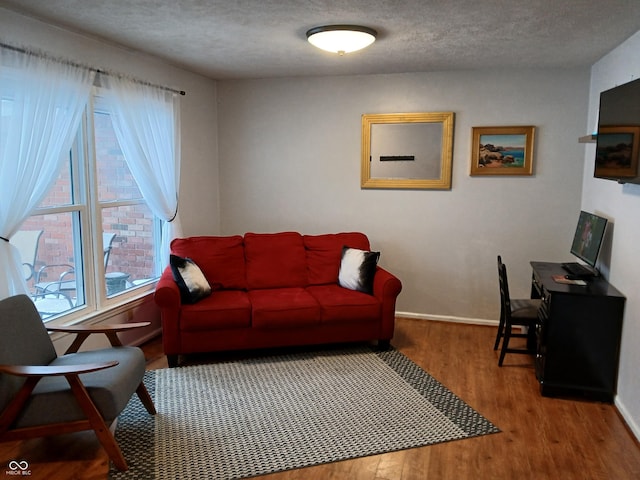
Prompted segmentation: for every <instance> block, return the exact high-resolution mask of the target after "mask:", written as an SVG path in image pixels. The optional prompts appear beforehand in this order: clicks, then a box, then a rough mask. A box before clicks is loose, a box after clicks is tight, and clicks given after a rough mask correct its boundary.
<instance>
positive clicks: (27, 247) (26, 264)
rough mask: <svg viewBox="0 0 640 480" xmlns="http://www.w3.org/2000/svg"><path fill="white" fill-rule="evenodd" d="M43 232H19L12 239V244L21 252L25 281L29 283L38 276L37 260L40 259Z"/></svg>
mask: <svg viewBox="0 0 640 480" xmlns="http://www.w3.org/2000/svg"><path fill="white" fill-rule="evenodd" d="M42 232H43V230H19V231H18V232H16V234H15V235H14V236H13V237H11V244H12V245H13V246H14V247H16V248H17V249H18V252H20V258H21V260H22V271H23V273H24V279H25V280H27V281H29V280H31V279H32V278H34V276H35V274H36V268H35V266H36V259H37V258H38V246H39V245H40V237H41V236H42Z"/></svg>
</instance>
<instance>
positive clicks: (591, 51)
mask: <svg viewBox="0 0 640 480" xmlns="http://www.w3.org/2000/svg"><path fill="white" fill-rule="evenodd" d="M0 6H1V7H5V8H8V9H11V10H14V11H16V12H20V13H24V14H26V15H29V16H33V17H36V18H39V19H42V20H44V21H46V22H48V23H53V24H56V25H60V26H62V27H64V28H67V29H69V30H72V31H75V32H81V33H85V34H88V35H90V36H92V37H97V38H101V39H103V40H107V41H109V42H110V43H116V44H119V45H122V46H125V47H127V48H133V49H136V50H140V51H143V52H146V53H149V54H152V55H155V56H158V57H161V58H164V59H165V60H167V61H169V62H170V63H172V64H175V65H178V66H180V67H183V68H186V69H188V70H191V71H194V72H198V73H201V74H203V75H206V76H208V77H211V78H214V79H229V78H264V77H282V76H302V75H343V74H372V73H399V72H428V71H437V70H456V69H479V68H511V67H534V68H540V67H542V68H544V67H575V66H582V65H591V64H592V63H594V62H595V61H596V60H598V59H599V58H600V57H602V56H603V55H604V54H606V53H607V52H609V51H610V50H611V49H613V48H614V47H615V46H617V45H619V44H620V43H622V42H623V41H624V40H626V39H627V38H628V37H630V36H631V35H632V34H634V33H635V32H637V31H638V30H640V1H639V0H404V1H402V0H395V1H394V0H386V1H385V0H341V1H331V0H325V1H322V0H298V1H295V0H46V1H45V0H0ZM333 23H357V24H361V25H366V26H369V27H372V28H375V29H376V30H377V31H378V32H379V35H378V40H377V41H376V42H375V43H374V44H373V45H372V46H371V47H369V48H367V49H365V50H362V51H360V52H355V53H352V54H348V55H345V56H344V57H338V56H336V55H332V54H329V53H326V52H323V51H321V50H318V49H316V48H315V47H312V46H311V45H310V44H309V43H308V42H307V41H306V36H305V32H306V31H307V30H308V29H309V28H311V27H314V26H318V25H325V24H333ZM0 37H1V32H0ZM4 40H5V41H10V39H4Z"/></svg>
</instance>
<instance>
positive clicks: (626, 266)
mask: <svg viewBox="0 0 640 480" xmlns="http://www.w3.org/2000/svg"><path fill="white" fill-rule="evenodd" d="M638 51H640V32H638V33H636V34H635V35H634V36H633V37H631V38H630V39H628V40H627V41H626V42H624V43H623V44H622V45H620V46H619V47H618V48H616V49H615V50H613V51H612V52H611V53H609V54H608V55H606V56H605V57H604V58H602V59H601V60H600V61H598V62H597V63H596V64H594V65H593V67H592V69H591V91H590V97H589V98H590V102H589V120H588V124H587V125H586V127H585V128H587V130H586V131H585V133H587V132H591V131H592V130H593V128H594V125H595V124H596V121H597V115H598V105H599V98H600V92H601V91H603V90H608V89H610V88H613V87H615V86H617V85H621V84H623V83H627V82H629V81H631V80H635V79H637V78H638V77H640V56H639V55H638ZM594 163H595V145H589V146H588V147H587V151H586V152H585V170H584V181H583V191H582V207H583V209H584V210H588V211H592V212H596V213H598V214H600V215H602V216H604V217H607V218H609V220H610V221H612V222H613V224H614V228H613V234H612V237H611V245H610V251H609V252H607V255H606V259H607V260H608V262H609V263H608V265H604V269H608V272H605V273H606V274H607V276H608V278H609V282H610V283H612V284H613V285H614V286H615V287H616V288H617V289H618V290H620V291H621V292H622V293H623V294H624V295H625V296H626V297H627V302H626V306H625V315H624V324H623V334H622V349H621V358H620V372H619V375H618V396H617V398H616V404H617V405H618V408H619V409H620V411H621V412H622V414H623V416H624V417H625V419H626V420H627V422H628V423H629V425H630V427H631V428H632V429H633V431H634V433H635V435H636V436H637V437H638V438H640V400H639V399H640V376H638V366H639V365H640V349H639V348H638V345H640V185H632V184H625V185H620V184H618V183H616V182H613V181H610V180H602V179H597V178H593V169H594Z"/></svg>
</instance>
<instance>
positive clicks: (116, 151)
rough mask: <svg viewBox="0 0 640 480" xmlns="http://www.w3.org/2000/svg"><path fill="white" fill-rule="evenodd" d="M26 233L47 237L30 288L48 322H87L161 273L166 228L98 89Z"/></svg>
mask: <svg viewBox="0 0 640 480" xmlns="http://www.w3.org/2000/svg"><path fill="white" fill-rule="evenodd" d="M21 229H22V230H42V231H43V233H42V235H41V237H40V242H39V246H38V253H37V258H36V265H35V272H36V273H35V275H34V276H33V278H31V279H30V280H29V281H28V286H29V288H30V290H31V292H32V293H33V298H34V302H35V304H36V307H37V308H38V310H39V311H40V313H41V316H42V318H43V319H44V320H45V321H47V320H53V319H56V318H59V317H60V316H65V319H66V318H70V317H69V315H71V316H78V317H79V316H82V315H86V314H88V313H91V312H94V311H99V310H102V309H104V308H108V307H109V306H111V305H115V304H116V303H117V302H118V301H119V300H121V299H122V298H123V297H124V298H129V297H131V296H133V295H135V294H136V293H141V292H143V291H148V290H150V289H151V288H152V282H153V281H154V280H156V279H157V278H158V277H159V276H160V274H161V272H162V265H161V264H160V261H159V260H158V259H160V258H161V255H160V252H159V248H160V244H161V221H160V220H159V219H158V218H157V217H155V216H154V215H153V214H152V213H151V211H150V209H149V207H148V206H147V204H146V203H145V201H144V199H143V197H142V194H141V193H140V190H139V188H138V185H137V183H136V181H135V180H134V178H133V176H132V174H131V172H130V170H129V167H128V166H127V163H126V161H125V159H124V156H123V154H122V151H121V149H120V145H119V143H118V140H117V139H116V135H115V133H114V129H113V125H112V123H111V117H110V115H109V113H108V112H107V109H106V106H105V105H104V103H103V100H102V98H101V97H100V96H99V95H98V91H97V89H96V91H95V93H94V95H93V98H92V99H91V101H90V102H89V105H88V107H87V108H86V110H85V114H84V118H83V122H82V127H81V128H80V129H79V131H78V132H77V134H76V140H75V143H74V146H73V148H72V149H71V151H70V152H69V161H68V162H66V163H65V165H64V168H63V169H62V171H61V172H60V174H59V175H58V178H57V180H56V182H55V185H54V186H53V188H52V189H51V190H50V191H49V193H48V195H47V197H46V198H45V200H44V201H43V202H42V203H41V205H40V206H39V208H38V209H37V210H36V212H35V213H34V214H33V215H32V216H31V217H30V218H29V219H28V220H27V221H26V222H25V223H24V224H23V226H22V227H21Z"/></svg>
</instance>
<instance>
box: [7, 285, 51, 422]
mask: <svg viewBox="0 0 640 480" xmlns="http://www.w3.org/2000/svg"><path fill="white" fill-rule="evenodd" d="M0 332H2V334H1V335H0V365H49V364H50V363H51V362H52V361H53V360H55V358H56V357H57V354H56V351H55V348H54V347H53V343H52V342H51V339H50V338H49V334H48V333H47V329H46V328H45V326H44V324H43V323H42V319H41V318H40V314H39V313H38V310H36V307H35V305H34V304H33V302H32V301H31V299H30V298H29V297H28V296H26V295H16V296H13V297H8V298H5V299H4V300H0ZM23 383H24V379H21V378H19V377H14V376H9V375H4V374H0V411H2V410H4V407H5V406H6V405H7V403H8V402H9V401H10V400H11V398H13V397H14V396H15V394H16V392H17V391H18V390H19V389H20V387H21V386H22V384H23Z"/></svg>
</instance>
